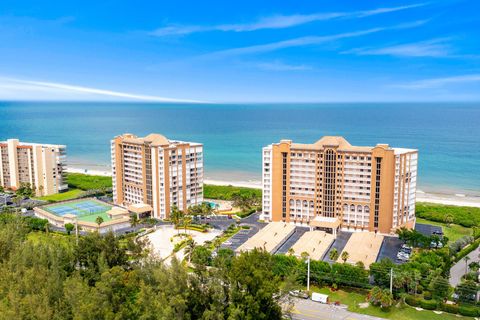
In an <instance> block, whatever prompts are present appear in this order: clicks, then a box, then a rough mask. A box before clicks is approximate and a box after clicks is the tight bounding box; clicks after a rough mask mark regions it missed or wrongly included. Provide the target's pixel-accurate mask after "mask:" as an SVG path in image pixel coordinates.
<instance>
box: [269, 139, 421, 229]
mask: <svg viewBox="0 0 480 320" xmlns="http://www.w3.org/2000/svg"><path fill="white" fill-rule="evenodd" d="M417 157H418V151H417V150H414V149H403V148H391V147H389V146H388V145H386V144H378V145H377V146H375V147H357V146H352V145H351V144H350V143H348V141H346V140H345V139H344V138H342V137H323V138H322V139H320V140H318V141H317V142H315V143H313V144H299V143H293V142H292V141H291V140H282V141H280V143H275V144H271V145H269V146H267V147H265V148H263V168H262V170H263V171H262V174H263V177H262V181H263V212H264V215H265V216H266V217H267V218H268V219H270V220H271V221H286V222H294V223H298V224H308V225H310V226H312V227H318V228H320V229H326V230H333V231H336V230H337V229H338V228H342V229H347V230H348V229H349V230H359V231H361V230H365V231H378V232H381V233H390V232H394V230H395V229H397V228H399V227H402V226H405V227H408V228H412V227H413V226H414V223H415V193H416V183H417Z"/></svg>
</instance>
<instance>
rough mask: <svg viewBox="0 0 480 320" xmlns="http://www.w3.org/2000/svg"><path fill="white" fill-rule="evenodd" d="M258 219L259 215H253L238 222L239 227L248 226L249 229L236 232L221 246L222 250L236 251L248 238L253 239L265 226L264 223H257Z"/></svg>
mask: <svg viewBox="0 0 480 320" xmlns="http://www.w3.org/2000/svg"><path fill="white" fill-rule="evenodd" d="M258 218H259V214H258V213H254V214H252V215H250V216H249V217H246V218H244V219H242V220H240V221H241V222H240V225H241V226H249V227H250V229H241V230H240V231H238V232H237V233H236V234H235V235H234V236H233V237H231V238H230V239H228V240H227V241H225V242H224V243H223V244H222V248H229V249H232V250H236V249H237V248H238V247H240V246H241V245H242V244H244V243H245V242H246V241H247V240H248V239H249V238H251V237H253V236H254V235H255V234H256V233H257V232H258V231H259V230H260V229H262V228H263V227H265V226H266V225H267V224H266V223H263V222H258Z"/></svg>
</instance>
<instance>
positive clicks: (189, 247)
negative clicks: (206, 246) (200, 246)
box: [184, 239, 197, 263]
mask: <svg viewBox="0 0 480 320" xmlns="http://www.w3.org/2000/svg"><path fill="white" fill-rule="evenodd" d="M196 247H197V244H196V243H195V241H194V240H193V239H189V240H188V241H187V245H186V247H185V251H184V253H185V256H187V257H188V262H189V263H190V260H191V259H192V253H193V251H194V250H195V248H196Z"/></svg>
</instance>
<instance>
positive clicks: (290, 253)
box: [287, 248, 295, 256]
mask: <svg viewBox="0 0 480 320" xmlns="http://www.w3.org/2000/svg"><path fill="white" fill-rule="evenodd" d="M287 253H288V255H290V256H293V255H294V254H295V250H293V248H290V249H288V252H287Z"/></svg>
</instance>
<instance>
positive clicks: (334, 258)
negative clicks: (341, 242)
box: [328, 248, 338, 261]
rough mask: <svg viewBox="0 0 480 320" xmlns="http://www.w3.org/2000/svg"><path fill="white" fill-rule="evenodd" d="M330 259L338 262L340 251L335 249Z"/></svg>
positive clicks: (329, 255) (331, 252)
mask: <svg viewBox="0 0 480 320" xmlns="http://www.w3.org/2000/svg"><path fill="white" fill-rule="evenodd" d="M328 257H329V258H330V260H332V261H337V259H338V251H337V249H336V248H333V249H332V250H331V251H330V253H329V254H328Z"/></svg>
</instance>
